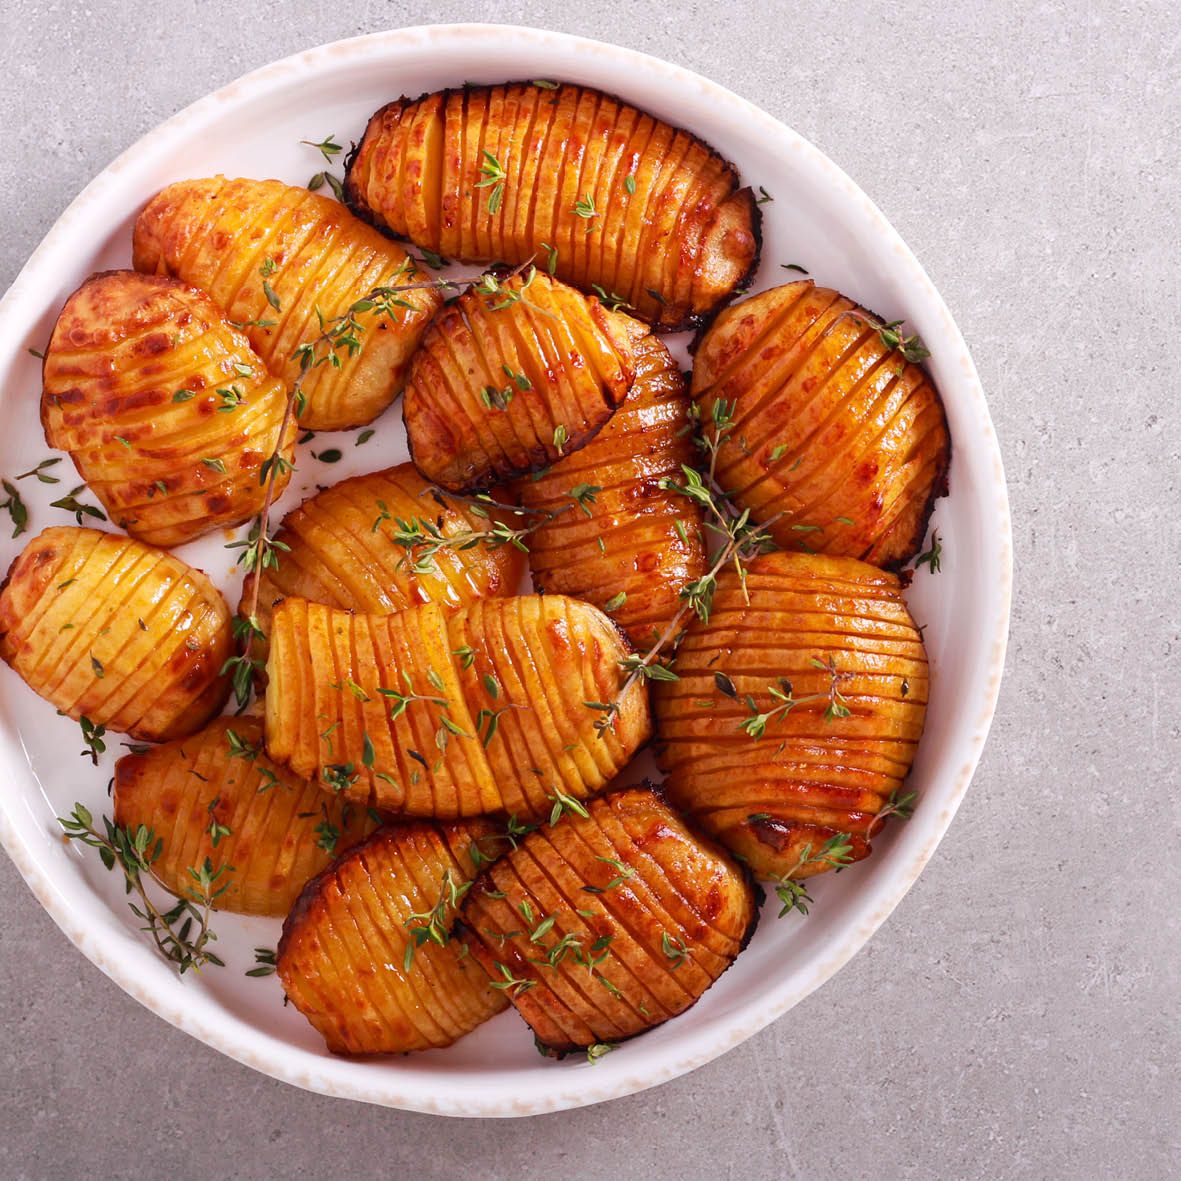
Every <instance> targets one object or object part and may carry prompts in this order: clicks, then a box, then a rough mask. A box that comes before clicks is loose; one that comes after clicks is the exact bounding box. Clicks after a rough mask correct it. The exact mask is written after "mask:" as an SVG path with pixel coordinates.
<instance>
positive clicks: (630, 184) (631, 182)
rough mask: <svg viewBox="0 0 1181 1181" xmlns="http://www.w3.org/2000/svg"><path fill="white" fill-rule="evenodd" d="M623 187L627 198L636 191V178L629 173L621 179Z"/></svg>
mask: <svg viewBox="0 0 1181 1181" xmlns="http://www.w3.org/2000/svg"><path fill="white" fill-rule="evenodd" d="M623 187H624V188H625V189H626V190H627V195H628V196H629V197H630V196H632V195H633V194H634V193H635V191H636V178H635V177H634V176H633V175H632V174H631V173H630V172H629V173H628V174H627V176H625V177H624V178H623Z"/></svg>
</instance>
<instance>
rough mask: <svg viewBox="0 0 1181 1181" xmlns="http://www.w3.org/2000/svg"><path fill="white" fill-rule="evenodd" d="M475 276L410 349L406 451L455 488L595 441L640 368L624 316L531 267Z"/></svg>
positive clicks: (473, 487) (477, 485) (481, 483)
mask: <svg viewBox="0 0 1181 1181" xmlns="http://www.w3.org/2000/svg"><path fill="white" fill-rule="evenodd" d="M496 288H497V289H496V291H495V292H494V293H491V294H490V293H488V292H487V291H486V290H485V289H484V288H483V287H481V288H470V289H468V290H467V291H465V292H464V294H463V295H461V296H460V297H459V298H458V299H457V300H456V301H455V302H454V303H453V304H450V305H449V306H448V307H446V308H444V309H443V311H442V312H440V314H439V315H438V316H437V317H436V318H435V321H434V323H433V324H432V325H431V327H430V328H429V329H428V331H427V333H426V335H425V337H424V338H423V342H422V348H421V349H419V351H418V352H417V353H415V355H414V359H413V361H412V362H411V366H410V377H409V380H408V382H407V385H406V397H405V401H404V403H403V415H404V418H405V421H406V433H407V435H408V437H409V443H410V454H411V455H412V456H413V458H414V462H415V464H416V466H417V467H418V469H419V471H421V472H422V473H423V475H424V476H426V477H427V478H428V479H430V480H433V481H435V483H437V484H441V485H442V486H443V487H444V488H449V489H451V490H453V491H459V492H469V491H478V490H480V489H485V488H488V487H489V486H491V485H492V484H494V483H497V482H498V481H500V480H505V479H509V478H511V477H513V476H518V475H521V474H523V473H525V472H530V471H534V470H535V469H537V468H540V467H544V466H545V465H546V464H548V463H552V462H553V461H554V460H555V459H558V458H559V457H560V456H561V455H563V454H566V453H567V452H569V451H574V450H576V449H577V448H578V447H581V446H582V445H583V444H585V443H586V442H588V441H589V440H590V439H591V438H592V437H593V436H594V435H595V433H596V432H597V431H598V430H599V429H600V428H601V427H602V426H603V425H604V424H605V423H606V422H607V420H608V419H609V418H610V417H611V415H612V414H613V413H614V411H615V408H616V406H618V405H619V403H620V402H621V401H623V398H624V396H625V395H626V393H627V390H628V386H629V385H630V384H631V381H632V378H633V376H634V374H635V361H634V355H633V348H632V343H631V338H630V334H629V333H628V331H627V326H626V321H625V320H624V319H623V318H622V317H619V316H616V315H614V314H613V313H611V312H608V311H607V310H606V309H605V308H604V307H603V306H602V304H600V303H599V301H598V300H597V299H595V298H594V297H593V296H592V297H590V298H587V297H585V296H583V295H580V294H579V293H578V292H577V291H575V290H574V289H573V288H572V287H567V286H566V285H565V284H563V283H556V282H554V281H553V280H551V279H550V278H549V277H548V276H546V275H542V274H539V273H538V272H537V271H535V270H533V269H530V270H528V271H526V272H524V273H523V274H520V275H515V276H512V277H510V278H508V279H506V280H504V281H503V282H499V281H498V282H496Z"/></svg>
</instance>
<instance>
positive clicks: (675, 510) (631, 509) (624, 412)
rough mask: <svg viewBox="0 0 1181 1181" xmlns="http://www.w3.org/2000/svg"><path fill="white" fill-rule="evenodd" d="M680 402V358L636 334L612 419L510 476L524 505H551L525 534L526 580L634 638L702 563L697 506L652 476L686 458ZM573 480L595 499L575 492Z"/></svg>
mask: <svg viewBox="0 0 1181 1181" xmlns="http://www.w3.org/2000/svg"><path fill="white" fill-rule="evenodd" d="M632 323H633V324H635V321H632ZM637 327H638V325H637ZM688 409H689V399H688V395H687V393H686V390H685V380H684V378H683V377H682V376H681V371H680V367H679V366H678V365H677V363H676V361H675V360H674V359H673V357H672V356H671V354H670V353H669V351H668V349H666V348H665V347H664V345H663V344H662V343H661V342H660V340H659V339H658V338H657V337H655V336H650V335H641V336H640V338H639V339H638V340H637V341H636V378H635V382H634V384H633V385H632V387H631V390H630V391H629V393H628V395H627V398H626V400H625V401H624V403H623V405H622V406H621V407H620V408H619V409H618V410H617V411H616V412H615V416H614V417H613V418H612V419H611V421H610V422H609V423H607V425H606V426H605V427H604V428H603V429H602V431H600V432H599V434H598V435H597V436H596V437H595V439H594V440H593V441H592V442H591V443H589V444H588V445H587V446H586V447H584V448H582V450H581V451H578V452H576V453H575V454H574V455H571V456H569V457H568V458H566V459H561V460H559V461H558V462H557V463H555V464H554V465H553V466H552V467H551V468H548V469H547V470H546V471H544V472H542V473H541V474H540V475H539V476H536V477H532V478H529V477H526V478H525V479H522V480H520V481H518V482H517V485H516V492H517V495H518V497H519V498H520V501H521V503H522V504H523V505H524V506H526V507H527V508H531V509H535V510H537V511H539V512H545V513H551V514H554V515H553V516H551V517H550V519H549V520H547V521H546V522H545V523H544V524H542V525H541V526H540V527H538V528H536V529H535V530H534V532H533V533H532V535H531V536H530V537H529V539H528V546H529V568H530V569H531V570H532V571H533V582H534V586H535V587H536V588H537V589H538V590H542V591H547V592H557V593H559V594H564V595H573V596H575V597H576V598H579V599H586V600H587V601H588V602H591V603H594V604H595V606H596V607H600V608H602V609H603V610H605V611H608V613H609V614H610V615H611V618H612V619H614V620H615V622H616V623H617V624H619V626H620V627H621V628H623V629H624V631H626V632H627V634H628V636H629V637H630V638H631V640H632V642H633V643H634V644H635V645H636V646H637V647H638V648H647V647H650V646H651V645H652V644H653V642H654V641H655V640H656V638H657V636H658V635H659V634H660V633H661V632H662V631H663V630H664V628H665V626H666V625H667V624H668V623H669V621H670V620H671V619H672V617H673V616H674V615H675V614H676V612H677V610H678V608H679V607H680V602H681V599H680V591H681V588H682V587H683V586H684V585H685V584H686V583H688V582H691V581H692V580H693V579H695V578H699V577H700V576H701V575H702V574H703V573H704V570H705V553H704V547H703V544H702V533H701V511H700V509H698V508H697V507H696V506H695V505H694V504H692V503H691V502H690V501H688V500H686V499H685V498H684V497H683V496H680V495H678V494H677V493H675V492H666V491H665V490H664V489H662V488H661V486H660V485H661V481H662V480H663V479H664V478H665V477H670V476H671V477H674V478H676V479H678V480H679V479H681V465H682V464H687V463H692V462H693V461H694V458H695V457H694V450H693V443H692V440H691V439H690V437H689V419H688ZM580 486H581V487H586V486H590V487H592V488H593V489H594V492H593V494H592V495H593V498H594V499H593V500H592V499H591V498H590V496H587V497H584V498H582V499H581V500H575V499H574V498H573V497H572V496H571V489H577V488H579V487H580Z"/></svg>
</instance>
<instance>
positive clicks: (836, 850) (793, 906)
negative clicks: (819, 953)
mask: <svg viewBox="0 0 1181 1181" xmlns="http://www.w3.org/2000/svg"><path fill="white" fill-rule="evenodd" d="M852 854H853V845H852V843H851V841H850V838H849V834H848V833H847V832H838V833H836V834H835V835H833V836H831V837H829V838H828V840H826V841H825V842H824V844H823V845H821V846H820V848H819V849H818V850H817V851H816V852H815V853H813V851H812V842H811V841H809V842H808V843H807V844H805V845H804V846H803V847H802V848H801V849H800V853H799V856H798V857H797V858H796V863H795V864H794V865H793V866H792V867H791V869H789V870H788V871H787V872H786V873H785V874H784V875H783V876H782V877H781V878H780V879H779V880H778V882H777V884H776V886H775V896H776V897H777V898H778V899H779V901H780V902H781V903H783V909H782V910H781V911H780V912H779V914H778V915H776V918H783V917H784V916H785V915H788V914H791V912H792V911H793V910H795V911H799V913H800V914H807V913H808V907H809V906H810V905H811V904H812V897H811V895H810V894H809V893H808V890H807V887H806V886H805V885H804V883H803V882H799V881H796V880H795V879H794V878H793V877H792V874H796V873H799V872H800V871H801V870H803V869H807V868H809V867H812V866H817V867H822V868H830V869H842V868H843V867H844V866H846V865H848V864H849V862H851V861H852V860H853V856H852Z"/></svg>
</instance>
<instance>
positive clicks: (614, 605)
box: [603, 591, 627, 615]
mask: <svg viewBox="0 0 1181 1181" xmlns="http://www.w3.org/2000/svg"><path fill="white" fill-rule="evenodd" d="M626 602H627V591H620V592H619V593H618V594H616V595H612V596H611V597H610V598H609V599H608V600H607V601H606V602H605V603H604V604H603V610H604V611H606V612H607V614H608V615H610V614H611V613H612V612H614V611H618V610H619V608H620V607H622V606H623V604H624V603H626Z"/></svg>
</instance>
